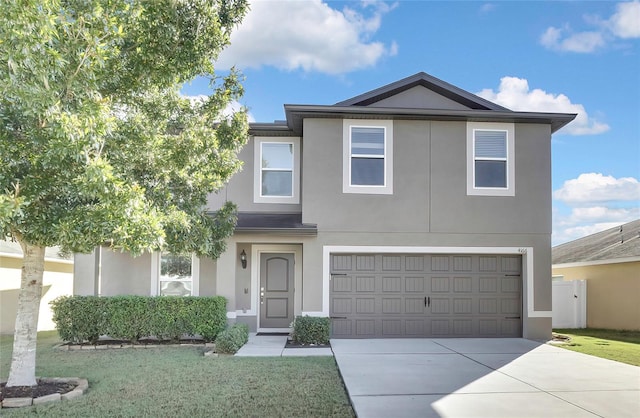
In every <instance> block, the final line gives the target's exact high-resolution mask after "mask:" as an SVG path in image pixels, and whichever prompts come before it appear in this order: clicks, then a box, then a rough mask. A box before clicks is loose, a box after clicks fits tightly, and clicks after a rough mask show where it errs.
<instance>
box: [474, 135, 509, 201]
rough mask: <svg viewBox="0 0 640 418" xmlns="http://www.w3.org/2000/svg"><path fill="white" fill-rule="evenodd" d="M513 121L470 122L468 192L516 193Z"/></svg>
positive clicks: (503, 194) (475, 193)
mask: <svg viewBox="0 0 640 418" xmlns="http://www.w3.org/2000/svg"><path fill="white" fill-rule="evenodd" d="M513 135H514V124H513V123H481V122H469V123H467V194H468V195H482V196H514V195H515V179H514V175H515V167H514V166H515V161H514V159H515V157H514V156H515V153H514V138H513Z"/></svg>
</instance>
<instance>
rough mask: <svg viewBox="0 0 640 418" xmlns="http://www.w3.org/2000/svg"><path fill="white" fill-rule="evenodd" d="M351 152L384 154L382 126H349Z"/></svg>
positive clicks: (357, 153)
mask: <svg viewBox="0 0 640 418" xmlns="http://www.w3.org/2000/svg"><path fill="white" fill-rule="evenodd" d="M351 154H355V155H384V128H355V127H352V128H351Z"/></svg>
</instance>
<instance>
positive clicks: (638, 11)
mask: <svg viewBox="0 0 640 418" xmlns="http://www.w3.org/2000/svg"><path fill="white" fill-rule="evenodd" d="M607 23H608V26H609V29H610V30H611V32H613V34H614V35H616V36H619V37H620V38H625V39H627V38H640V2H637V1H633V2H628V3H618V5H617V6H616V13H615V14H614V15H613V16H611V18H610V19H609V21H608V22H607Z"/></svg>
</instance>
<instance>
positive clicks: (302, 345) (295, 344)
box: [284, 340, 331, 348]
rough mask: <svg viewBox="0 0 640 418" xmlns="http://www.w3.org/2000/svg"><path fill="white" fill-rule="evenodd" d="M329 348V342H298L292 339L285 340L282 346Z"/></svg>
mask: <svg viewBox="0 0 640 418" xmlns="http://www.w3.org/2000/svg"><path fill="white" fill-rule="evenodd" d="M325 347H326V348H329V347H331V343H329V342H328V343H326V344H300V343H297V342H295V341H293V340H287V343H286V344H285V346H284V348H325Z"/></svg>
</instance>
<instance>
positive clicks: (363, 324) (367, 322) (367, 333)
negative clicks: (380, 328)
mask: <svg viewBox="0 0 640 418" xmlns="http://www.w3.org/2000/svg"><path fill="white" fill-rule="evenodd" d="M355 323H356V337H358V338H362V337H375V336H376V321H375V319H356V321H355Z"/></svg>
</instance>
